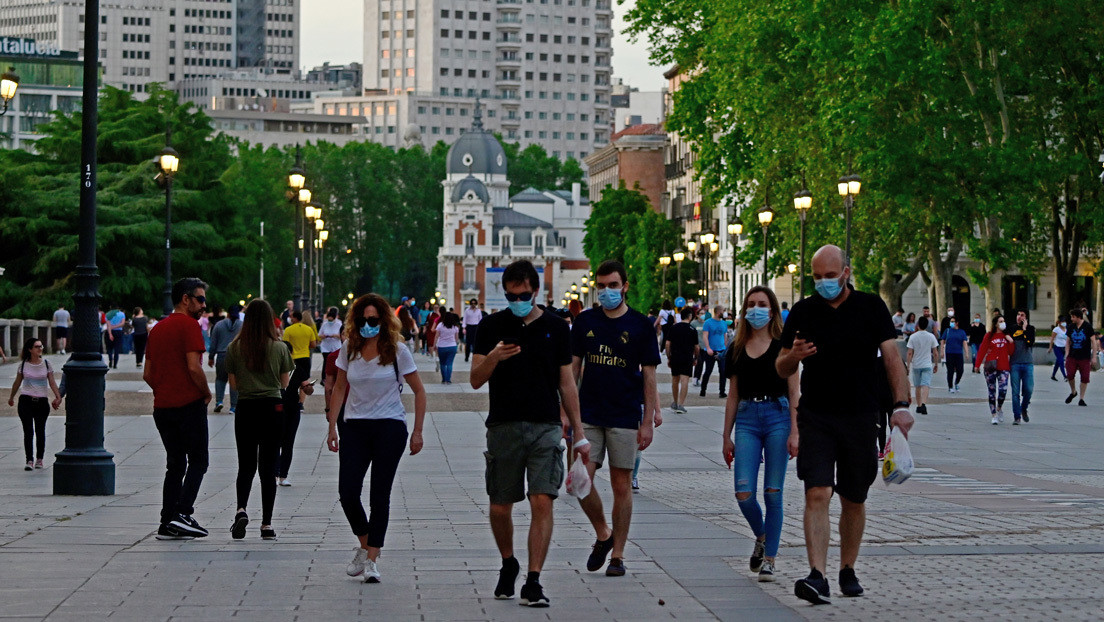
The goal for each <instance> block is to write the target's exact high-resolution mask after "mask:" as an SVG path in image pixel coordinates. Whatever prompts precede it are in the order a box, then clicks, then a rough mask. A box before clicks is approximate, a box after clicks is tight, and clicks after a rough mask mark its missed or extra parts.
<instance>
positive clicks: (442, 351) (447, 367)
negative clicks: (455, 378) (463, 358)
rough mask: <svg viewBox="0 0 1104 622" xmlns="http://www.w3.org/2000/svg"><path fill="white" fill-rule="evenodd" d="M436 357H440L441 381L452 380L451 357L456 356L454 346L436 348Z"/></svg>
mask: <svg viewBox="0 0 1104 622" xmlns="http://www.w3.org/2000/svg"><path fill="white" fill-rule="evenodd" d="M437 357H438V358H439V359H441V382H452V359H454V358H456V346H447V347H444V348H437Z"/></svg>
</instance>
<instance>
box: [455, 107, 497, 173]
mask: <svg viewBox="0 0 1104 622" xmlns="http://www.w3.org/2000/svg"><path fill="white" fill-rule="evenodd" d="M463 173H468V174H469V175H505V174H506V152H505V151H503V149H502V145H501V144H500V143H499V142H498V140H497V139H496V138H495V137H494V134H491V133H490V132H488V131H487V130H485V129H483V113H482V109H481V108H480V105H479V100H476V101H475V112H474V114H473V115H472V126H471V129H469V130H468V131H466V132H464V133H463V134H462V135H461V136H460V139H459V140H457V141H456V142H455V143H453V145H452V147H451V148H449V154H448V174H449V175H456V174H463Z"/></svg>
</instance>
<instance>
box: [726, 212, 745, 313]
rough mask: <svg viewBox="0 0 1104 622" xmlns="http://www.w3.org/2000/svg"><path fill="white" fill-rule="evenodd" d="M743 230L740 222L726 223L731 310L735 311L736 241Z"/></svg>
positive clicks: (742, 224)
mask: <svg viewBox="0 0 1104 622" xmlns="http://www.w3.org/2000/svg"><path fill="white" fill-rule="evenodd" d="M743 232H744V223H742V222H730V223H728V235H729V237H730V238H731V242H730V244H731V246H732V307H731V308H732V310H733V312H735V311H736V242H738V241H739V240H740V234H742V233H743Z"/></svg>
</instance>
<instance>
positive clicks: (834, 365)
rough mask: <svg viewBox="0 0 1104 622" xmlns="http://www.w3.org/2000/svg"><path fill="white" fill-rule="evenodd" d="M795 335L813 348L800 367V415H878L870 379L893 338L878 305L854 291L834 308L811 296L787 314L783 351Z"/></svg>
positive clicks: (888, 321)
mask: <svg viewBox="0 0 1104 622" xmlns="http://www.w3.org/2000/svg"><path fill="white" fill-rule="evenodd" d="M848 287H849V288H850V286H848ZM798 332H800V333H801V335H802V337H803V338H804V339H806V340H809V341H812V342H813V344H814V345H816V348H817V353H816V354H814V355H812V356H810V357H808V358H806V359H805V360H804V361H803V368H804V369H803V370H802V373H801V402H800V407H801V410H803V411H810V412H813V413H816V414H831V415H840V416H852V415H869V414H871V413H875V412H877V408H878V399H877V391H876V389H875V382H874V378H875V373H876V366H877V365H882V364H883V362H882V361H881V360H880V359H879V358H878V347H879V346H880V345H881V344H882V342H884V341H887V340H891V339H896V338H897V331H896V330H895V329H894V328H893V320H892V319H891V316H890V314H889V309H887V308H886V305H885V303H884V302H882V299H881V298H879V297H877V296H875V295H873V294H867V293H864V292H859V291H855V290H854V289H853V288H852V289H851V293H850V294H849V295H848V296H847V300H845V301H843V303H842V304H840V306H839V307H838V308H833V307H832V306H831V305H829V304H828V302H827V301H826V300H824V298H822V297H821V296H820V295H819V294H814V295H812V296H810V297H808V298H806V299H805V300H802V301H800V302H798V303H797V304H795V305H794V307H793V310H792V311H790V317H789V319H788V320H787V321H786V324H785V326H784V327H783V328H782V347H783V348H792V347H793V342H794V335H795V334H796V333H798Z"/></svg>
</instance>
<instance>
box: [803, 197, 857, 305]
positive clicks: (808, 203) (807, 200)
mask: <svg viewBox="0 0 1104 622" xmlns="http://www.w3.org/2000/svg"><path fill="white" fill-rule="evenodd" d="M802 181H803V182H804V180H802ZM802 185H803V186H804V185H805V184H804V183H802ZM812 206H813V193H812V192H809V189H808V188H807V187H803V188H802V189H801V190H799V191H797V193H796V194H794V208H795V209H797V215H798V217H799V218H800V219H801V277H800V284H799V285H798V291H799V292H800V294H799V296H800V298H798V300H804V299H805V215H806V214H807V213H808V212H809V208H810V207H812ZM848 239H850V238H848Z"/></svg>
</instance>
